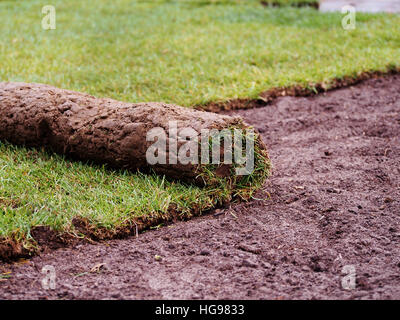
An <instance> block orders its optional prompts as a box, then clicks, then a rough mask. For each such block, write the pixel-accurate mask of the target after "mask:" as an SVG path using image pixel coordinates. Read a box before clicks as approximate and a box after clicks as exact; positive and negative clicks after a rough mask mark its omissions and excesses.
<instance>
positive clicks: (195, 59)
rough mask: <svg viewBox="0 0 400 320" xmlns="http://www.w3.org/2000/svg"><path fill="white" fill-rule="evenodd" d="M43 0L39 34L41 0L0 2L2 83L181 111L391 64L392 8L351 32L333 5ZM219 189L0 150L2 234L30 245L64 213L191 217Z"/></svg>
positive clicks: (112, 221)
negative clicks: (47, 22) (38, 229)
mask: <svg viewBox="0 0 400 320" xmlns="http://www.w3.org/2000/svg"><path fill="white" fill-rule="evenodd" d="M281 1H283V2H287V1H285V0H281ZM295 1H297V0H295ZM50 2H51V4H53V5H54V6H55V7H56V10H57V29H56V30H48V31H46V30H43V29H42V28H41V18H42V14H41V8H42V6H43V5H48V4H50V3H49V1H47V0H29V1H28V0H26V1H7V0H1V1H0V20H1V21H2V23H1V24H0V34H1V37H0V81H24V82H41V83H47V84H51V85H54V86H57V87H62V88H66V89H72V90H78V91H84V92H88V93H91V94H93V95H96V96H99V97H111V98H115V99H119V100H123V101H130V102H139V101H165V102H169V103H175V104H179V105H183V106H187V107H191V106H195V105H200V104H206V103H208V102H215V101H224V100H227V99H231V98H257V97H258V95H259V94H260V93H261V92H263V91H265V90H268V89H271V88H274V87H282V86H285V87H286V86H291V85H303V86H307V87H312V86H313V84H315V83H319V82H324V83H326V84H327V86H329V83H330V82H331V81H332V80H333V79H335V78H341V77H344V76H355V75H357V74H359V73H360V72H363V71H371V70H379V71H385V70H387V69H388V68H392V67H399V65H400V59H399V57H400V17H399V16H398V15H386V14H376V15H368V14H358V15H357V28H356V29H355V30H353V31H346V30H343V29H342V26H341V19H342V15H341V14H340V13H329V14H328V13H325V14H322V13H319V12H318V11H316V10H315V9H313V8H301V9H298V8H290V7H283V8H267V7H263V6H262V5H260V3H259V1H240V0H231V1H229V0H225V1H222V0H221V1H212V0H210V1H202V0H199V1H188V0H187V1H185V0H175V1H127V0H115V1H106V0H98V1H79V0H71V1H50ZM266 142H267V144H268V141H266ZM227 197H228V195H226V194H225V193H223V192H221V191H220V190H215V189H208V188H203V189H201V188H198V187H193V186H188V185H184V184H181V183H179V182H175V183H171V182H167V181H165V180H164V179H163V178H162V177H157V176H154V175H141V174H134V173H128V172H114V171H109V170H106V169H104V168H99V167H94V166H89V165H86V164H81V163H75V162H74V163H72V162H68V161H66V160H63V159H62V158H60V157H58V156H51V155H48V154H46V153H43V152H39V153H35V152H33V151H28V150H25V149H23V148H14V147H11V146H9V145H2V146H1V147H0V237H8V236H10V235H11V234H13V236H15V237H17V238H19V239H24V238H26V239H28V242H29V229H30V228H31V227H32V226H35V225H49V226H51V227H52V228H54V229H57V230H66V229H67V230H68V229H70V228H71V220H72V218H73V217H74V216H82V217H86V218H88V219H89V220H90V221H92V222H93V223H94V224H96V225H101V226H106V227H109V228H113V227H115V226H116V225H121V224H127V223H129V221H131V220H132V217H134V216H141V215H150V216H151V215H159V216H162V215H163V214H166V212H167V210H168V208H169V207H171V206H172V207H177V208H178V209H179V210H180V211H181V212H182V214H183V215H189V214H190V208H192V207H194V206H195V207H196V208H199V209H201V210H205V209H207V208H211V207H213V206H214V205H215V204H216V203H217V202H218V201H219V202H221V201H224V199H226V198H227ZM26 235H27V236H26ZM28 242H27V243H28Z"/></svg>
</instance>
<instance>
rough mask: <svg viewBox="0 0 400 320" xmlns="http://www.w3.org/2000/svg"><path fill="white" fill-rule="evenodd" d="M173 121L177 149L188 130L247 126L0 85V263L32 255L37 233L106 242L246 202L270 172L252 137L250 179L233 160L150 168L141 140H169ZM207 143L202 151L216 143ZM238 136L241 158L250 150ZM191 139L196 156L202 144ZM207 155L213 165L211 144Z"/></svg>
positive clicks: (187, 112) (182, 111)
mask: <svg viewBox="0 0 400 320" xmlns="http://www.w3.org/2000/svg"><path fill="white" fill-rule="evenodd" d="M170 121H175V122H176V124H177V129H176V130H177V135H176V137H177V149H178V150H179V149H180V148H181V146H183V145H185V144H186V143H187V141H186V139H185V138H186V136H185V135H183V136H182V135H181V133H182V132H183V131H185V129H188V128H190V129H192V130H194V132H197V133H200V132H201V131H202V130H204V129H217V131H220V130H223V129H226V130H228V131H226V132H228V133H229V132H233V131H234V130H235V129H247V128H249V127H248V126H246V125H245V124H244V123H243V122H242V120H241V118H233V117H229V116H223V115H217V114H212V113H208V112H202V111H196V110H191V109H188V108H183V107H178V106H174V105H167V104H162V103H142V104H133V103H126V102H119V101H116V100H112V99H97V98H95V97H93V96H90V95H87V94H82V93H78V92H73V91H68V90H62V89H58V88H55V87H51V86H47V85H42V84H27V83H13V82H11V83H10V82H3V83H0V141H2V142H4V143H5V144H0V258H6V259H9V258H12V257H17V256H21V255H27V254H29V253H31V252H35V251H37V248H38V247H37V246H36V244H35V242H32V241H31V240H32V238H33V239H35V240H37V239H41V238H43V233H44V234H45V235H46V236H45V239H47V240H46V241H53V242H54V241H55V242H57V241H59V240H60V239H64V240H65V239H67V240H68V241H69V240H70V239H71V237H72V238H74V237H75V236H77V235H78V234H79V233H80V234H85V235H86V236H88V237H90V238H92V239H108V238H113V237H120V236H122V235H126V234H131V233H132V231H133V232H138V231H141V230H143V229H145V228H149V227H151V226H157V225H159V224H161V223H164V222H167V221H170V220H172V219H185V218H187V217H190V216H191V215H195V214H200V213H202V212H204V211H205V210H208V209H211V208H213V207H215V206H216V205H217V204H222V203H225V202H227V201H230V200H231V199H232V198H234V197H239V198H242V199H248V198H249V197H250V196H251V195H252V193H253V192H254V191H255V190H256V189H258V188H259V187H260V186H261V185H262V183H263V182H264V181H265V179H266V178H267V177H268V176H269V173H270V162H269V158H268V153H267V150H266V148H265V145H264V143H263V142H262V141H261V139H260V137H259V135H258V134H257V133H255V134H254V136H252V139H254V140H253V142H254V167H253V168H254V170H253V171H252V172H251V173H250V174H248V175H237V174H236V169H238V168H239V167H243V164H242V163H235V162H234V163H233V164H228V165H227V164H224V163H220V164H212V163H206V164H203V163H200V164H191V163H189V164H181V163H180V162H179V161H177V163H176V164H168V163H167V164H162V165H160V164H154V165H151V166H150V165H149V164H148V163H147V159H146V150H147V148H148V147H149V146H150V145H152V144H153V143H154V142H153V141H147V139H146V136H147V132H149V130H151V129H152V128H159V129H165V130H164V132H165V133H166V134H167V136H166V137H165V139H166V140H168V142H170V140H174V138H172V137H171V135H170V134H169V131H168V129H169V128H168V126H169V123H170ZM243 132H244V133H246V131H243ZM209 138H210V139H208V137H207V140H206V145H210V144H211V142H212V137H209ZM243 138H244V140H242V144H241V146H240V147H241V148H242V149H241V150H240V151H241V152H242V155H241V156H243V153H244V152H245V151H246V149H247V140H246V139H247V137H246V136H244V137H243ZM243 138H242V139H243ZM218 139H221V140H222V137H221V138H220V137H219V136H217V140H218ZM228 141H229V140H228ZM6 142H10V143H13V144H16V145H23V146H27V147H39V148H40V147H44V148H46V149H47V150H48V151H50V150H52V151H56V152H57V153H60V154H67V155H68V156H70V157H73V158H77V159H80V160H85V161H86V160H87V161H89V162H97V163H104V164H107V165H108V166H109V167H112V168H119V169H130V171H133V170H135V169H141V171H150V170H149V169H151V170H153V171H155V172H156V173H159V174H162V175H165V176H167V177H170V178H172V179H173V180H171V181H165V180H164V178H163V177H162V176H159V178H156V177H155V176H154V174H152V175H148V176H146V175H143V174H142V173H140V172H139V173H136V174H132V173H128V172H127V171H125V172H113V171H110V170H106V169H105V168H96V166H89V165H84V166H82V164H79V163H74V162H71V163H68V162H66V161H65V159H64V158H61V157H59V156H57V157H53V156H51V155H50V154H49V153H45V152H43V151H42V152H40V153H38V152H37V151H35V150H32V151H28V150H26V149H19V150H18V149H15V147H12V146H11V145H9V144H7V143H6ZM220 142H222V141H220ZM195 143H196V144H195V146H196V148H197V149H199V153H201V151H202V150H201V144H200V143H199V144H198V145H197V143H198V142H197V141H195ZM223 143H224V144H222V143H221V145H220V149H221V148H222V149H223V147H225V143H226V142H225V140H223ZM232 151H235V150H232ZM32 152H33V157H32ZM165 152H166V153H168V154H169V153H170V150H168V149H167V150H166V151H165ZM179 152H180V151H179ZM209 153H210V154H209V156H210V158H211V159H210V160H212V149H211V148H210V149H209ZM15 155H20V156H17V157H15ZM179 160H180V159H179ZM221 160H224V159H221ZM17 168H18V170H16V169H17ZM221 169H222V170H221ZM183 181H184V182H186V183H187V182H192V183H193V182H196V184H201V185H202V186H203V187H202V188H199V187H198V186H194V185H192V186H191V185H190V184H182V182H183ZM38 230H39V231H38ZM49 235H50V240H49V239H48V238H49ZM71 235H73V236H71ZM60 237H61V238H60ZM57 239H58V240H57ZM64 240H62V241H63V242H64ZM39 245H40V241H39Z"/></svg>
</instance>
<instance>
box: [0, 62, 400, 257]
mask: <svg viewBox="0 0 400 320" xmlns="http://www.w3.org/2000/svg"><path fill="white" fill-rule="evenodd" d="M395 74H400V68H398V67H393V68H388V70H387V71H366V72H362V73H360V74H358V75H357V76H345V77H342V78H335V79H334V80H333V81H331V82H329V85H327V84H326V83H317V84H310V85H309V86H307V87H305V86H302V85H294V86H289V87H283V88H272V89H269V90H267V91H265V92H263V93H261V94H260V95H259V98H257V99H245V98H242V99H240V98H239V99H231V100H227V101H222V102H211V103H208V104H206V105H199V106H195V107H194V108H195V109H197V110H203V111H209V112H215V113H218V112H222V111H230V110H239V109H252V108H260V107H264V106H267V105H269V104H270V103H272V102H273V101H274V100H276V99H277V98H279V97H284V96H291V97H307V96H316V95H318V94H321V93H325V92H328V91H333V90H337V89H341V88H346V87H350V86H353V85H356V84H359V83H361V82H363V81H366V80H369V79H377V78H384V77H389V76H392V75H395ZM225 206H226V204H225ZM222 207H224V205H217V206H214V207H212V208H208V209H206V210H204V211H201V210H199V209H198V208H193V209H192V210H191V212H190V214H189V215H181V214H180V213H179V212H178V211H177V210H176V208H175V207H174V206H171V207H170V208H168V211H167V212H166V213H163V214H162V215H161V214H160V215H157V216H154V215H153V216H150V217H139V218H133V219H132V220H131V221H130V222H129V225H124V226H118V227H116V228H115V229H108V228H105V227H99V226H96V225H94V224H93V223H91V222H90V221H89V220H88V219H86V218H81V217H75V218H73V220H72V225H73V227H74V229H75V230H72V231H65V232H57V231H54V230H52V229H51V228H50V227H48V226H35V227H33V228H32V229H31V231H30V234H31V236H32V238H33V242H34V243H32V241H30V242H31V246H30V247H26V246H24V241H20V240H16V239H15V238H14V237H13V236H10V237H7V238H0V261H1V260H3V261H5V262H12V261H15V260H17V259H20V258H29V257H32V256H34V255H37V254H40V253H41V252H43V251H47V250H54V249H58V248H63V247H67V246H75V245H77V244H78V243H82V242H85V243H98V242H100V241H105V240H113V239H123V238H127V237H129V236H135V235H136V236H138V235H139V234H140V233H142V232H143V231H146V230H150V229H152V228H155V227H157V226H160V225H168V224H170V223H173V222H177V221H186V220H188V219H190V218H192V217H198V216H201V215H203V216H204V215H207V214H209V213H210V212H213V211H214V210H216V209H220V208H222Z"/></svg>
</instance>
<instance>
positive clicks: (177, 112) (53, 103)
mask: <svg viewBox="0 0 400 320" xmlns="http://www.w3.org/2000/svg"><path fill="white" fill-rule="evenodd" d="M170 121H176V125H177V132H179V131H180V130H181V129H183V128H192V129H194V130H195V131H196V132H201V130H202V129H217V130H222V129H227V128H228V129H232V128H239V129H244V128H247V127H248V126H247V125H246V124H244V123H243V121H242V120H241V118H235V117H230V116H226V115H218V114H214V113H209V112H202V111H196V110H192V109H189V108H183V107H179V106H175V105H171V104H164V103H137V104H136V103H126V102H121V101H116V100H112V99H108V98H95V97H93V96H91V95H88V94H84V93H79V92H74V91H69V90H63V89H59V88H55V87H52V86H49V85H44V84H31V83H19V82H18V83H16V82H1V83H0V140H3V141H8V142H10V143H13V144H17V145H24V146H28V147H46V148H48V149H51V150H53V151H55V152H57V153H61V154H66V155H68V156H70V157H72V158H75V159H79V160H89V161H92V162H96V163H105V164H108V165H109V166H111V167H114V168H123V169H129V170H136V169H141V170H148V169H149V168H152V169H153V170H154V171H155V172H156V173H158V174H164V175H166V176H167V177H171V178H174V179H180V180H185V181H193V182H199V181H203V183H205V184H211V183H212V177H214V178H215V177H223V178H226V177H228V178H229V179H231V178H232V176H234V175H235V174H234V173H232V170H221V165H217V166H215V165H214V166H211V165H209V166H208V167H207V170H204V168H205V166H203V165H197V164H191V163H189V164H182V163H179V162H178V163H176V164H174V163H167V164H149V163H148V161H147V159H146V151H147V150H148V149H149V147H150V146H151V145H152V144H153V143H154V141H147V139H146V137H147V133H148V132H149V130H151V129H153V128H163V129H165V132H166V133H167V139H168V142H169V139H172V138H171V136H170V135H168V132H169V128H170ZM255 139H256V141H255V148H256V151H257V155H256V159H255V161H256V168H258V169H260V168H259V167H260V166H261V168H262V169H263V170H264V171H263V172H261V171H260V170H259V172H258V173H257V175H259V176H260V178H262V177H261V176H262V175H264V177H263V178H265V176H267V175H268V172H269V159H268V153H267V151H266V148H265V145H264V143H263V142H262V141H261V139H260V137H259V136H258V134H256V138H255ZM185 141H186V140H185V139H179V138H178V139H177V147H178V148H179V147H180V146H181V145H182V144H183V143H185ZM168 146H169V144H168ZM168 148H169V147H168ZM168 148H167V150H166V152H167V153H168V152H169V149H168ZM210 170H211V171H213V170H214V171H215V172H214V173H215V175H214V176H213V172H211V174H210ZM205 172H207V174H205ZM250 183H251V182H250Z"/></svg>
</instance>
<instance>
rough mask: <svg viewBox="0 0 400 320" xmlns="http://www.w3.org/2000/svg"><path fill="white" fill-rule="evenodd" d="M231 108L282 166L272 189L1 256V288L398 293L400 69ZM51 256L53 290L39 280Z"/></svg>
mask: <svg viewBox="0 0 400 320" xmlns="http://www.w3.org/2000/svg"><path fill="white" fill-rule="evenodd" d="M231 114H233V113H232V112H231ZM235 114H240V115H241V116H243V117H244V118H245V119H246V121H247V122H248V123H250V124H253V125H254V126H255V127H256V128H258V129H259V131H260V132H261V133H262V135H263V137H264V139H265V141H266V143H267V145H268V148H269V150H270V154H271V158H272V161H273V164H274V174H273V176H272V178H271V179H270V180H269V181H268V183H267V184H266V185H265V187H264V190H262V191H260V192H259V194H258V195H257V197H259V198H266V195H267V193H269V194H270V195H271V199H270V200H267V201H265V200H254V201H252V202H249V203H240V204H235V205H232V207H231V208H230V209H225V210H223V211H216V212H214V213H213V214H210V215H207V216H205V217H201V218H196V219H193V220H191V221H188V222H178V223H176V224H173V225H170V226H168V227H163V228H160V229H158V230H153V231H148V232H146V233H144V234H140V235H139V237H138V238H136V237H131V238H128V239H125V240H112V241H108V242H104V243H100V244H78V245H77V246H75V247H73V248H60V249H58V250H50V251H48V252H45V253H43V254H41V255H40V256H36V257H34V258H32V259H31V260H29V261H21V262H19V263H14V264H4V263H3V264H1V263H0V274H1V273H5V272H11V273H9V274H8V275H9V276H10V278H4V279H1V277H0V298H1V299H22V298H29V299H37V298H50V299H102V298H110V299H155V298H158V299H300V298H301V299H312V298H316V299H327V298H332V299H364V298H373V299H400V245H399V243H400V178H399V175H400V76H399V75H395V76H391V77H386V78H382V79H371V80H367V81H365V82H363V83H361V84H359V85H357V86H355V87H350V88H345V89H340V90H336V91H331V92H328V93H325V94H321V95H319V96H314V97H300V98H295V97H281V98H278V99H276V100H275V101H274V102H273V103H272V104H270V105H268V106H266V107H263V108H258V109H251V110H241V111H236V112H235ZM156 255H158V256H160V257H161V258H160V259H156V258H155V256H156ZM45 265H52V266H54V267H55V269H56V273H57V288H56V289H55V290H47V291H46V290H44V289H42V287H41V279H42V278H43V275H42V274H41V269H42V267H43V266H45ZM345 265H353V266H354V267H355V270H356V279H357V281H356V288H355V289H354V290H350V291H346V290H344V289H343V288H342V286H341V280H342V279H343V274H342V268H343V266H345ZM91 270H92V272H91Z"/></svg>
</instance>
